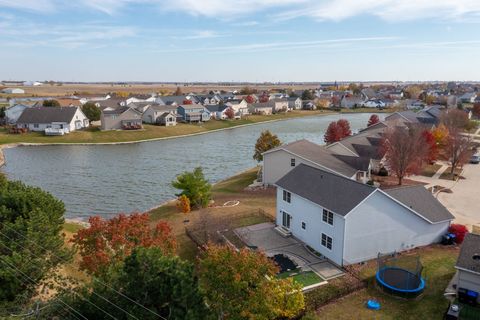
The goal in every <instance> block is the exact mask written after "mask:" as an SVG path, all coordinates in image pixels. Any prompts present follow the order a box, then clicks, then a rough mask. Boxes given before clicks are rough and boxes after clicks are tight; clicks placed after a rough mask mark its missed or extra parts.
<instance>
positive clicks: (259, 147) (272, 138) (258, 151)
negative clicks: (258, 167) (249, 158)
mask: <svg viewBox="0 0 480 320" xmlns="http://www.w3.org/2000/svg"><path fill="white" fill-rule="evenodd" d="M281 144H282V142H281V141H280V139H278V137H277V136H276V135H274V134H273V133H271V132H270V130H265V131H262V133H261V134H260V137H259V138H258V139H257V142H256V143H255V153H254V154H253V159H255V160H257V161H258V162H260V161H262V160H263V155H262V153H264V152H267V151H268V150H271V149H273V148H276V147H279V146H280V145H281Z"/></svg>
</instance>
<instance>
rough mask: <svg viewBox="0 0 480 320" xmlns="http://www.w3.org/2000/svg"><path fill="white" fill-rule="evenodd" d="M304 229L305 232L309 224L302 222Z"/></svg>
mask: <svg viewBox="0 0 480 320" xmlns="http://www.w3.org/2000/svg"><path fill="white" fill-rule="evenodd" d="M302 229H303V230H305V229H307V224H306V223H305V222H303V221H302Z"/></svg>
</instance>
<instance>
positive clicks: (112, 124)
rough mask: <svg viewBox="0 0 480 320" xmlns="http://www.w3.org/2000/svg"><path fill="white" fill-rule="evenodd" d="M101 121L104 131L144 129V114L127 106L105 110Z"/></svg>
mask: <svg viewBox="0 0 480 320" xmlns="http://www.w3.org/2000/svg"><path fill="white" fill-rule="evenodd" d="M100 121H101V123H102V126H101V128H102V130H136V129H141V128H142V113H141V112H139V111H137V110H135V109H133V108H130V107H127V106H123V107H119V108H117V109H114V110H111V109H105V110H103V111H102V115H101V117H100Z"/></svg>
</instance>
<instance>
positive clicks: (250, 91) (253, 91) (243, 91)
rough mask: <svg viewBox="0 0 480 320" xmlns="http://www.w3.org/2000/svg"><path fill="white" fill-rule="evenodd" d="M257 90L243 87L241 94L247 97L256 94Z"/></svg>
mask: <svg viewBox="0 0 480 320" xmlns="http://www.w3.org/2000/svg"><path fill="white" fill-rule="evenodd" d="M255 92H256V90H255V89H253V88H251V87H248V86H246V87H243V88H242V89H241V90H240V94H243V95H247V94H253V93H255Z"/></svg>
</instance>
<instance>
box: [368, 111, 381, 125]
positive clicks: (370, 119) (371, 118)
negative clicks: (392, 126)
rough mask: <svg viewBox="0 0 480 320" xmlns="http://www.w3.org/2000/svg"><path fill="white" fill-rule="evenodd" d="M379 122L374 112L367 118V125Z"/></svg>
mask: <svg viewBox="0 0 480 320" xmlns="http://www.w3.org/2000/svg"><path fill="white" fill-rule="evenodd" d="M379 122H380V118H379V117H378V116H377V115H376V114H372V115H371V116H370V118H369V119H368V123H367V127H370V126H373V125H374V124H377V123H379Z"/></svg>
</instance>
